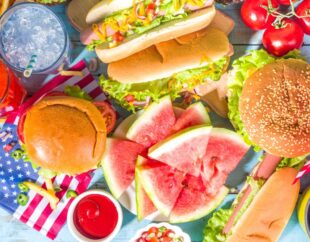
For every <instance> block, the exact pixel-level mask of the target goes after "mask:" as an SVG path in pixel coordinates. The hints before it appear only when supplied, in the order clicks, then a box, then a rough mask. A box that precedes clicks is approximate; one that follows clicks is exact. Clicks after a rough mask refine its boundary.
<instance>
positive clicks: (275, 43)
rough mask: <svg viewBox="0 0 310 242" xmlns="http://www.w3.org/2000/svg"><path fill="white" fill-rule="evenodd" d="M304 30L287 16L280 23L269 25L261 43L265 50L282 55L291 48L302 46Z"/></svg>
mask: <svg viewBox="0 0 310 242" xmlns="http://www.w3.org/2000/svg"><path fill="white" fill-rule="evenodd" d="M303 39H304V32H303V30H302V28H301V27H300V26H299V25H298V24H297V23H296V22H295V21H294V20H291V19H288V18H285V19H282V21H281V23H279V24H275V25H271V26H269V27H268V28H267V29H266V31H265V32H264V35H263V45H264V47H265V48H266V50H267V51H268V52H269V53H271V54H273V55H275V56H282V55H285V54H286V53H288V52H289V51H291V50H293V49H299V48H300V47H301V46H302V43H303Z"/></svg>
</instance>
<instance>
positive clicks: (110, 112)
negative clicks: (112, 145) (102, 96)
mask: <svg viewBox="0 0 310 242" xmlns="http://www.w3.org/2000/svg"><path fill="white" fill-rule="evenodd" d="M94 104H95V106H96V107H97V108H98V109H99V111H100V112H101V115H102V117H103V118H104V119H105V122H106V126H107V133H109V132H111V131H112V130H113V129H114V126H115V123H116V112H115V111H114V109H113V108H112V107H111V105H110V104H109V103H107V102H94Z"/></svg>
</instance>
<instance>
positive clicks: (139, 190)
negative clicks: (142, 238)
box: [135, 157, 157, 220]
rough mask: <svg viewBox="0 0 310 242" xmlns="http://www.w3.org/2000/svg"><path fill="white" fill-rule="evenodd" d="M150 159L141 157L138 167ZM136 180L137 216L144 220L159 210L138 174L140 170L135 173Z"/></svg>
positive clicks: (138, 160)
mask: <svg viewBox="0 0 310 242" xmlns="http://www.w3.org/2000/svg"><path fill="white" fill-rule="evenodd" d="M147 161H148V160H147V159H145V158H143V157H139V158H138V159H137V163H136V165H137V167H138V166H141V165H143V164H145V163H146V162H147ZM135 181H136V201H137V203H136V205H137V216H138V220H142V219H144V218H145V217H147V216H148V215H150V214H152V213H154V212H156V211H157V209H156V207H155V206H154V204H153V202H152V201H151V199H150V198H149V196H148V195H147V193H146V192H145V190H144V188H143V186H142V184H141V181H140V178H139V176H138V172H136V174H135Z"/></svg>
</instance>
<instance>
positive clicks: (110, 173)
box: [103, 138, 145, 197]
mask: <svg viewBox="0 0 310 242" xmlns="http://www.w3.org/2000/svg"><path fill="white" fill-rule="evenodd" d="M144 150H145V148H144V146H143V145H140V144H137V143H134V142H131V141H127V140H121V139H114V138H108V139H107V150H106V154H105V156H104V159H103V171H104V175H105V178H106V181H107V183H108V185H109V188H110V190H111V192H112V193H113V195H114V196H115V197H119V196H121V194H122V193H123V192H124V191H125V190H126V189H127V188H128V187H129V186H130V184H131V183H132V182H133V181H134V174H135V166H136V160H137V157H138V155H139V154H141V153H142V152H143V151H144Z"/></svg>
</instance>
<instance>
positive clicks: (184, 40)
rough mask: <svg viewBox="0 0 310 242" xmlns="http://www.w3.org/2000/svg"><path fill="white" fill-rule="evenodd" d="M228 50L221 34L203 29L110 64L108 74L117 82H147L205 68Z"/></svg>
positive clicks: (226, 39) (227, 42) (225, 37)
mask: <svg viewBox="0 0 310 242" xmlns="http://www.w3.org/2000/svg"><path fill="white" fill-rule="evenodd" d="M229 51H230V44H229V40H228V38H227V36H226V35H225V34H224V33H223V32H222V31H220V30H217V29H214V28H205V29H203V30H201V31H198V32H195V33H192V34H189V35H186V36H182V37H180V38H178V39H175V40H169V41H166V42H162V43H160V44H156V45H155V46H151V47H149V48H147V49H146V50H143V51H140V52H138V53H136V54H134V55H132V56H129V57H127V58H125V59H122V60H120V61H117V62H114V63H111V64H110V65H109V66H108V75H109V77H110V78H111V79H113V80H117V81H119V82H121V83H141V82H149V81H154V80H157V79H161V78H165V77H170V76H172V75H173V74H175V73H177V72H180V71H184V70H188V69H193V68H198V67H202V66H205V65H207V64H208V61H210V62H214V61H217V60H219V59H220V58H222V57H224V56H226V55H227V54H228V53H229ZM203 60H205V61H203Z"/></svg>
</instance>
